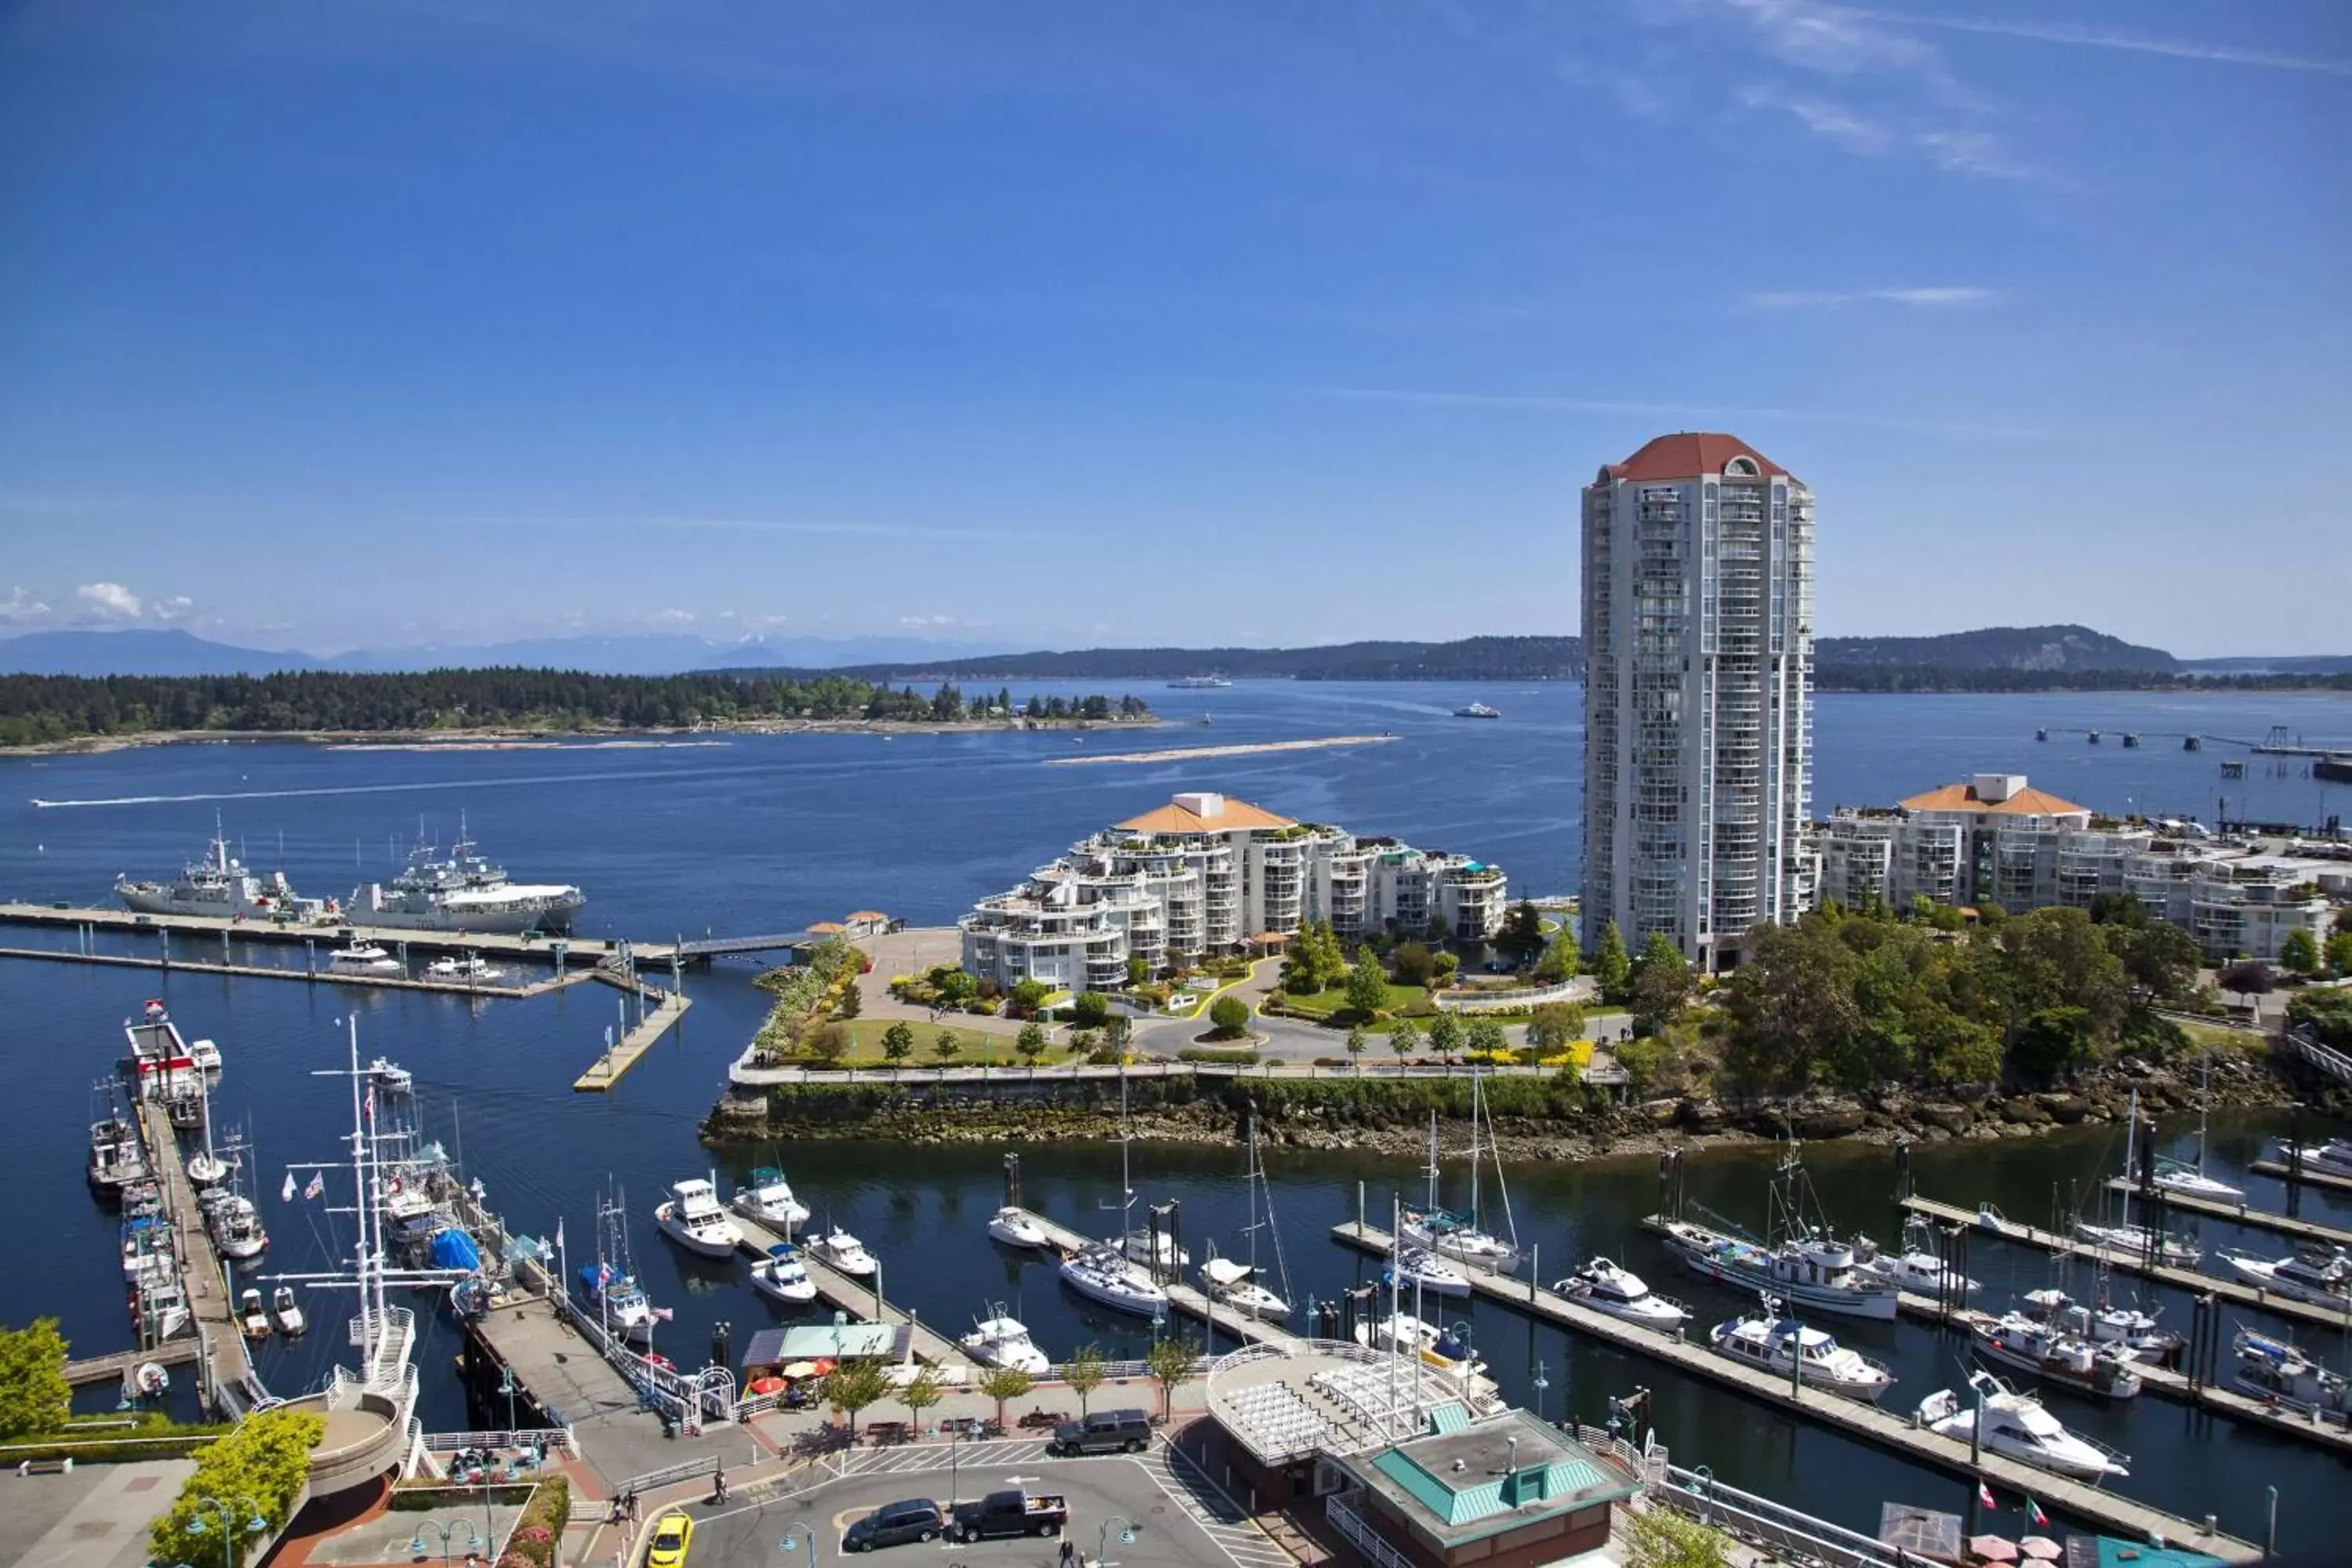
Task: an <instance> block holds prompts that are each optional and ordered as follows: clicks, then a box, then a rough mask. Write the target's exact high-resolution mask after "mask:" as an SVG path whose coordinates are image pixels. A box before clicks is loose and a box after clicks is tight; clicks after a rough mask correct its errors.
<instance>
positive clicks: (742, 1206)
mask: <svg viewBox="0 0 2352 1568" xmlns="http://www.w3.org/2000/svg"><path fill="white" fill-rule="evenodd" d="M731 1201H732V1203H733V1204H734V1205H735V1212H736V1213H737V1214H740V1215H742V1216H743V1217H744V1218H746V1219H756V1220H759V1221H761V1222H762V1223H764V1224H767V1225H780V1226H783V1227H784V1229H785V1231H786V1232H788V1233H789V1232H790V1231H791V1230H792V1229H793V1227H794V1226H800V1225H803V1224H805V1223H806V1222H807V1220H808V1216H809V1210H808V1205H806V1204H804V1203H803V1202H801V1201H800V1199H798V1198H796V1197H794V1196H793V1184H791V1183H790V1182H788V1181H786V1180H784V1173H783V1172H782V1171H780V1170H778V1169H777V1168H776V1167H775V1166H773V1165H761V1167H759V1168H758V1169H757V1170H755V1171H753V1172H752V1173H751V1180H750V1181H748V1182H746V1183H744V1184H742V1185H741V1186H740V1187H737V1188H736V1189H735V1196H734V1197H733V1199H732V1200H731Z"/></svg>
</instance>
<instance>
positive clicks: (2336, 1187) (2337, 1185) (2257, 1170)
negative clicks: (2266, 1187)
mask: <svg viewBox="0 0 2352 1568" xmlns="http://www.w3.org/2000/svg"><path fill="white" fill-rule="evenodd" d="M2246 1169H2247V1170H2249V1171H2252V1172H2253V1173H2254V1174H2256V1175H2258V1176H2276V1177H2277V1178H2278V1179H2279V1180H2280V1181H2282V1182H2284V1181H2288V1180H2293V1181H2296V1182H2307V1183H2309V1184H2311V1185H2313V1186H2315V1187H2326V1189H2327V1190H2328V1191H2329V1192H2331V1193H2352V1176H2338V1175H2336V1174H2334V1173H2330V1172H2327V1171H2315V1170H2313V1169H2312V1168H2311V1167H2310V1166H2309V1165H2305V1167H2304V1168H2303V1173H2302V1174H2300V1175H2297V1176H2294V1177H2292V1178H2290V1177H2289V1176H2288V1174H2287V1169H2286V1163H2285V1162H2284V1161H2283V1160H2257V1161H2255V1162H2254V1163H2252V1164H2251V1165H2248V1166H2247V1167H2246Z"/></svg>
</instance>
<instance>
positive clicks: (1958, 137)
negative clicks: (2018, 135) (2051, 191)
mask: <svg viewBox="0 0 2352 1568" xmlns="http://www.w3.org/2000/svg"><path fill="white" fill-rule="evenodd" d="M1912 141H1913V142H1916V144H1917V145H1918V146H1919V147H1920V148H1921V149H1922V150H1923V151H1924V152H1926V153H1927V156H1928V157H1930V158H1932V159H1934V160H1935V162H1936V167H1937V168H1938V169H1946V170H1949V171H1950V172H1951V173H1953V174H1975V175H1977V176H1979V178H1982V179H1988V180H2039V179H2042V178H2045V177H2046V172H2045V171H2043V170H2042V169H2040V168H2037V167H2036V166H2035V165H2033V164H2032V163H2027V162H2025V161H2024V160H2023V159H2021V158H2020V157H2018V156H2017V155H2016V154H2015V153H2011V151H2010V150H2009V145H2008V143H2007V142H2003V141H2002V140H2001V139H2000V137H1998V136H1996V135H1994V134H1993V133H1992V132H1990V131H1922V132H1919V133H1918V134H1916V136H1914V137H1912Z"/></svg>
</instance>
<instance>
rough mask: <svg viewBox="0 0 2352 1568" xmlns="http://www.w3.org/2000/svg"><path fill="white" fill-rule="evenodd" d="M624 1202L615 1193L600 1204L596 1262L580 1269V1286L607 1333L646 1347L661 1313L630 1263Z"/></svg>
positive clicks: (597, 1218)
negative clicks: (640, 1283)
mask: <svg viewBox="0 0 2352 1568" xmlns="http://www.w3.org/2000/svg"><path fill="white" fill-rule="evenodd" d="M623 1203H624V1200H623V1199H622V1197H621V1195H620V1194H619V1193H618V1192H617V1191H615V1192H614V1195H613V1201H612V1202H611V1203H608V1204H599V1205H597V1207H596V1261H595V1262H594V1263H593V1264H591V1265H589V1266H588V1267H587V1268H583V1269H581V1270H580V1283H581V1286H582V1288H583V1289H584V1290H585V1291H586V1292H587V1296H588V1300H589V1301H590V1302H591V1303H592V1304H593V1305H594V1307H595V1308H596V1311H597V1315H598V1316H599V1317H601V1318H602V1319H603V1320H604V1331H605V1332H606V1333H609V1334H617V1335H619V1336H620V1337H621V1338H623V1339H625V1340H634V1341H636V1342H638V1343H640V1344H647V1343H651V1342H652V1341H653V1337H654V1322H655V1321H656V1317H657V1315H658V1314H656V1311H655V1310H654V1304H653V1303H652V1302H651V1301H649V1300H646V1293H645V1291H644V1290H643V1289H639V1287H638V1285H637V1280H636V1272H635V1269H633V1268H631V1267H630V1264H629V1230H628V1223H627V1222H628V1211H627V1210H626V1209H625V1207H624V1206H623Z"/></svg>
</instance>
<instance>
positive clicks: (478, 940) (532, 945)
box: [0, 903, 675, 963]
mask: <svg viewBox="0 0 2352 1568" xmlns="http://www.w3.org/2000/svg"><path fill="white" fill-rule="evenodd" d="M0 925H30V926H79V927H82V928H84V929H86V930H89V931H118V932H125V933H128V934H130V935H133V936H140V935H145V936H154V937H157V938H158V939H159V940H160V939H161V937H162V936H163V935H165V934H169V935H175V936H178V935H185V936H198V937H208V938H210V939H212V940H213V941H214V942H218V941H219V940H220V939H221V938H222V937H223V936H226V937H228V938H230V939H231V940H233V941H236V942H344V941H348V940H352V939H354V938H356V939H357V940H359V941H361V942H374V943H376V944H377V945H378V946H383V947H397V946H399V945H401V944H402V943H404V942H405V943H406V944H407V945H408V946H410V947H415V948H423V949H425V951H426V952H485V953H488V952H498V953H505V954H507V955H508V956H509V957H513V958H540V959H559V958H582V959H596V960H601V959H605V958H617V957H619V956H620V952H621V949H622V947H623V946H624V945H626V946H627V947H628V948H629V949H630V950H631V951H632V952H635V954H636V956H637V958H638V960H639V961H640V962H642V963H668V962H669V961H670V955H671V951H672V948H673V946H674V945H675V944H673V943H670V942H627V943H623V942H617V941H609V940H607V939H605V938H604V937H594V936H526V935H522V934H520V933H501V932H498V931H425V930H420V929H419V928H417V927H415V926H371V925H361V924H359V923H357V922H356V921H322V922H320V923H316V924H308V925H296V924H290V923H289V924H280V923H278V922H277V921H239V920H230V919H227V918H226V917H224V916H220V915H150V914H140V913H136V912H134V911H132V910H114V909H98V908H88V907H82V906H77V905H71V904H27V903H0Z"/></svg>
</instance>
